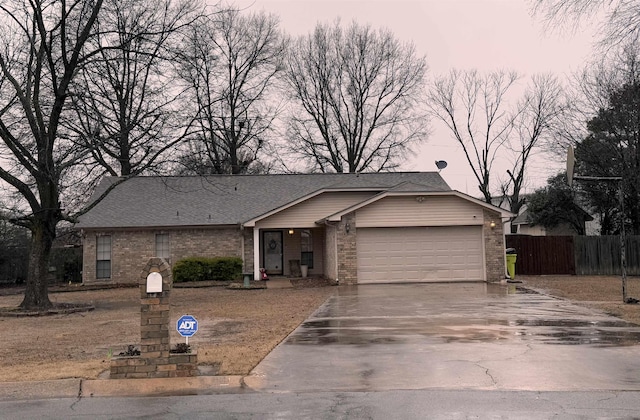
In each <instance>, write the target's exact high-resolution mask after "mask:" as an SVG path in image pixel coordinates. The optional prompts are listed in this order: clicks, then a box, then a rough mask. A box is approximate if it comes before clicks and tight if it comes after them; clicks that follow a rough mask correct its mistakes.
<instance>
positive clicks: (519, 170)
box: [501, 75, 564, 214]
mask: <svg viewBox="0 0 640 420" xmlns="http://www.w3.org/2000/svg"><path fill="white" fill-rule="evenodd" d="M562 99H563V90H562V87H561V86H560V83H559V82H558V80H557V79H556V78H555V77H554V76H551V75H535V76H533V77H532V81H531V84H530V85H529V87H528V88H527V90H526V91H525V93H524V96H523V98H522V100H521V101H520V103H519V104H518V106H517V110H516V118H515V119H514V120H513V128H514V129H513V131H512V138H511V139H510V141H509V147H508V149H510V151H511V156H512V168H511V169H510V170H507V175H508V178H507V181H506V182H504V183H503V184H502V185H501V190H502V194H503V196H504V197H506V199H507V202H508V203H509V210H510V211H511V212H512V213H514V214H518V213H519V211H520V209H521V208H522V206H523V205H524V203H525V200H524V197H523V195H522V190H523V189H524V187H525V180H526V175H527V169H528V167H529V165H528V163H529V160H530V159H531V157H532V156H533V155H535V153H536V152H537V151H539V150H541V149H542V148H543V146H544V144H545V143H547V142H549V141H551V139H552V138H553V137H554V127H555V126H556V121H557V120H558V118H559V117H560V116H561V115H562V112H563V110H564V105H563V101H562Z"/></svg>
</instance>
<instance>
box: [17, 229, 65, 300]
mask: <svg viewBox="0 0 640 420" xmlns="http://www.w3.org/2000/svg"><path fill="white" fill-rule="evenodd" d="M55 232H56V231H55V226H54V227H53V228H51V227H48V226H47V223H46V222H44V221H40V222H38V221H36V224H35V226H34V228H33V229H32V231H31V251H30V253H29V270H28V272H27V284H26V289H25V291H24V299H23V300H22V303H21V304H20V307H21V308H22V309H40V310H41V309H48V308H51V307H52V306H53V305H52V304H51V301H50V300H49V289H48V281H47V275H48V273H49V256H50V255H51V247H52V245H53V240H54V239H55V236H56V234H55Z"/></svg>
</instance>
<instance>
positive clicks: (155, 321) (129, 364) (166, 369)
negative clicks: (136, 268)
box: [110, 258, 198, 379]
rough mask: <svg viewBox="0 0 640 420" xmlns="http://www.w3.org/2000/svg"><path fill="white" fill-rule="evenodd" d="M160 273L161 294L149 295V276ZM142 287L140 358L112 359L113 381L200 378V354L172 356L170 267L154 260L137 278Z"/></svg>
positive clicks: (158, 260)
mask: <svg viewBox="0 0 640 420" xmlns="http://www.w3.org/2000/svg"><path fill="white" fill-rule="evenodd" d="M151 273H159V274H160V276H161V277H162V291H161V292H152V293H147V277H148V276H149V274H151ZM138 285H139V286H140V356H123V357H114V358H112V359H111V376H110V377H111V378H112V379H124V378H175V377H180V376H196V375H198V354H197V352H196V351H195V350H194V351H191V352H190V353H178V354H171V342H170V340H169V324H170V313H169V312H170V309H171V306H170V304H171V302H170V297H171V289H172V287H173V277H172V275H171V269H170V267H169V264H168V263H167V262H166V261H165V260H163V259H162V258H151V259H150V260H149V262H148V263H147V265H146V266H145V267H144V269H143V270H142V273H141V274H140V278H139V279H138Z"/></svg>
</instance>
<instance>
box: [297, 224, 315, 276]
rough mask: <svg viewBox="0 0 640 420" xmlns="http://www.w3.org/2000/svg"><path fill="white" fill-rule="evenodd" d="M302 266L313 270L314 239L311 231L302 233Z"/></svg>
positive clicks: (307, 230)
mask: <svg viewBox="0 0 640 420" xmlns="http://www.w3.org/2000/svg"><path fill="white" fill-rule="evenodd" d="M300 251H301V252H300V265H306V266H307V267H309V268H313V237H312V236H311V231H310V230H309V229H303V230H301V231H300Z"/></svg>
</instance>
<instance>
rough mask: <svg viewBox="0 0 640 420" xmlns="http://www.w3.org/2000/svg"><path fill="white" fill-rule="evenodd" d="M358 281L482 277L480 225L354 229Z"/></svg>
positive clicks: (480, 279)
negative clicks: (355, 233) (356, 230)
mask: <svg viewBox="0 0 640 420" xmlns="http://www.w3.org/2000/svg"><path fill="white" fill-rule="evenodd" d="M356 242H357V261H358V263H357V272H358V283H391V282H425V281H482V280H485V276H484V263H483V261H484V251H483V237H482V226H430V227H425V226H422V227H376V228H361V229H358V233H357V239H356Z"/></svg>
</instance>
